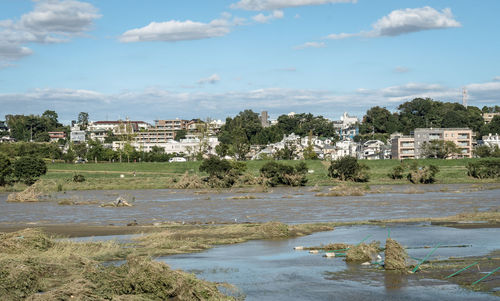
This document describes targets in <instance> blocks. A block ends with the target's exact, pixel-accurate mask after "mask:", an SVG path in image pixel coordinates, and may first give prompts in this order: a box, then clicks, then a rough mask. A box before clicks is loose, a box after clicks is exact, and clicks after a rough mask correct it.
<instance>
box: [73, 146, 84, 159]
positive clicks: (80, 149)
mask: <svg viewBox="0 0 500 301" xmlns="http://www.w3.org/2000/svg"><path fill="white" fill-rule="evenodd" d="M73 151H74V152H75V155H76V156H77V157H79V158H87V145H86V144H85V143H75V144H74V145H73Z"/></svg>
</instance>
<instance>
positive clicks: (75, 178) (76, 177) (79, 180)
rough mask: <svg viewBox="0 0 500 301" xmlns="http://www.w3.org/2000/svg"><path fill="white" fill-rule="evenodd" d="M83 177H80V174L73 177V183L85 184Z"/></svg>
mask: <svg viewBox="0 0 500 301" xmlns="http://www.w3.org/2000/svg"><path fill="white" fill-rule="evenodd" d="M85 180H86V179H85V176H84V175H81V174H76V175H74V176H73V182H76V183H82V182H85Z"/></svg>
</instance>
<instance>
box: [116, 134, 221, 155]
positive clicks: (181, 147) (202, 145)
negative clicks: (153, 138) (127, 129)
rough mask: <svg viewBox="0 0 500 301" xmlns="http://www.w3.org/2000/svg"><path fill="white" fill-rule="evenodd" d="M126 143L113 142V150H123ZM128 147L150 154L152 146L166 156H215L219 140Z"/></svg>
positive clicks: (133, 144)
mask: <svg viewBox="0 0 500 301" xmlns="http://www.w3.org/2000/svg"><path fill="white" fill-rule="evenodd" d="M126 143H127V142H125V141H114V142H113V150H115V151H116V150H119V149H123V146H124V145H125V144H126ZM130 145H131V146H132V147H133V148H135V149H136V150H137V151H144V152H150V151H151V150H152V149H153V147H154V146H156V147H161V148H163V149H164V151H165V153H166V154H173V153H184V154H188V155H191V154H195V153H197V152H199V151H200V150H203V151H204V152H205V153H207V154H215V147H216V146H217V145H219V139H218V138H217V137H207V138H203V139H199V138H186V139H181V140H180V141H175V140H168V141H165V142H137V141H134V142H131V143H130Z"/></svg>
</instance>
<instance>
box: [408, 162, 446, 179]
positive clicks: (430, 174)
mask: <svg viewBox="0 0 500 301" xmlns="http://www.w3.org/2000/svg"><path fill="white" fill-rule="evenodd" d="M438 172H439V168H438V167H437V166H435V165H432V164H431V165H429V166H425V165H424V166H419V165H418V164H417V162H414V163H413V164H412V165H411V166H410V172H409V173H408V175H407V176H406V178H407V179H408V181H410V182H412V183H413V184H419V183H420V184H432V183H434V182H435V181H436V174H437V173H438Z"/></svg>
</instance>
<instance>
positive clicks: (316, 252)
mask: <svg viewBox="0 0 500 301" xmlns="http://www.w3.org/2000/svg"><path fill="white" fill-rule="evenodd" d="M309 253H311V254H318V253H319V251H318V250H310V251H309Z"/></svg>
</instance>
